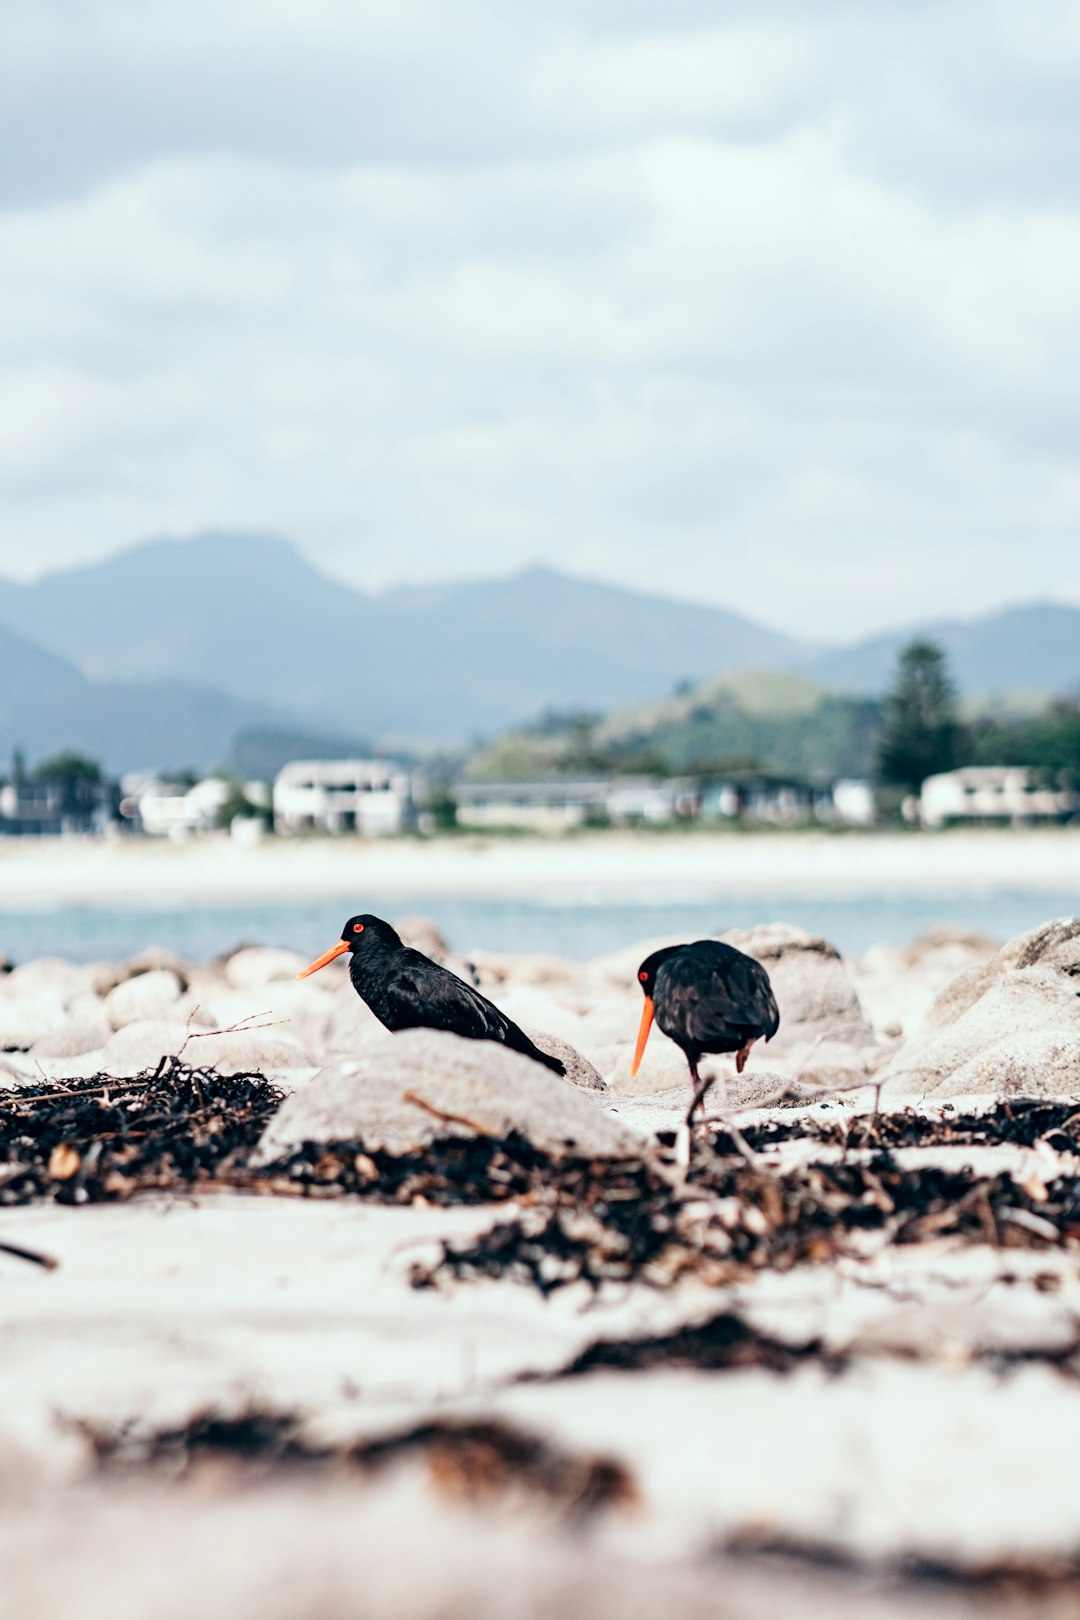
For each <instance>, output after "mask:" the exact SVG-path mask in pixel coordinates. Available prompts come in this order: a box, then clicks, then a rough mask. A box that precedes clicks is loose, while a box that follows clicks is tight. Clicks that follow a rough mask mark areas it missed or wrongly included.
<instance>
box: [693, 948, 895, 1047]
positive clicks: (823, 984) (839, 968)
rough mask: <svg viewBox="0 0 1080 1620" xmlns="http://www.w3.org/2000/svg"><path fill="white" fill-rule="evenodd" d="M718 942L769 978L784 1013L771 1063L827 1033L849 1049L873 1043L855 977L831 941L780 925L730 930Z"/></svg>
mask: <svg viewBox="0 0 1080 1620" xmlns="http://www.w3.org/2000/svg"><path fill="white" fill-rule="evenodd" d="M720 937H721V938H722V939H723V940H724V941H725V942H726V943H727V944H728V945H734V946H735V948H736V950H740V951H744V952H745V953H746V955H747V956H752V957H753V958H754V960H755V961H756V962H760V963H761V965H762V967H763V968H764V969H765V971H766V973H767V974H768V975H769V982H770V983H771V984H772V987H773V994H774V995H775V997H776V1004H777V1006H778V1007H779V1009H780V1029H779V1031H778V1033H777V1034H776V1035H775V1036H774V1038H773V1040H772V1042H771V1044H770V1053H769V1055H770V1058H771V1057H773V1056H776V1055H777V1054H779V1053H781V1052H783V1051H784V1049H785V1048H786V1047H792V1046H795V1045H802V1044H803V1043H804V1042H805V1040H806V1037H807V1035H808V1034H811V1033H812V1034H813V1035H814V1036H817V1035H819V1034H823V1033H825V1032H829V1033H830V1035H831V1036H833V1037H834V1038H837V1039H840V1040H842V1041H843V1042H844V1043H845V1044H847V1045H849V1046H855V1045H865V1044H872V1043H873V1039H874V1032H873V1030H872V1029H871V1027H870V1025H869V1024H868V1023H867V1021H866V1017H865V1015H864V1013H863V1010H862V1007H861V1006H860V1005H859V997H858V994H857V993H856V990H855V986H854V984H853V983H852V980H851V975H850V973H849V972H848V970H847V968H846V966H845V965H844V962H843V959H842V958H841V956H840V952H839V951H838V950H837V949H836V946H835V945H831V944H830V943H829V941H828V940H826V939H820V938H818V937H817V936H815V935H813V934H808V933H807V932H806V931H805V929H802V928H795V927H793V926H792V924H790V923H780V922H778V923H764V924H762V926H761V927H759V928H735V929H730V930H729V931H728V932H727V933H726V934H722V935H721V936H720Z"/></svg>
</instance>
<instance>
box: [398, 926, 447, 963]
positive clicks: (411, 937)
mask: <svg viewBox="0 0 1080 1620" xmlns="http://www.w3.org/2000/svg"><path fill="white" fill-rule="evenodd" d="M394 928H395V929H396V931H397V934H398V937H399V938H400V940H401V942H402V944H403V945H408V947H409V949H410V950H413V951H420V952H422V954H423V955H424V956H430V958H431V960H432V961H433V962H439V963H443V962H445V961H446V959H447V957H448V956H449V955H450V946H449V945H448V944H447V942H446V939H445V938H444V936H443V934H442V932H441V930H440V929H439V926H438V924H437V923H434V922H432V920H431V918H430V917H416V916H412V915H409V916H407V917H398V918H397V919H396V921H395V922H394Z"/></svg>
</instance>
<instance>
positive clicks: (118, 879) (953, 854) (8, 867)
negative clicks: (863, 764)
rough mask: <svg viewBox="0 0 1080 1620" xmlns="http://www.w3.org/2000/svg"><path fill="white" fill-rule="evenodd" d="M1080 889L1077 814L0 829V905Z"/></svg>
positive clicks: (589, 898)
mask: <svg viewBox="0 0 1080 1620" xmlns="http://www.w3.org/2000/svg"><path fill="white" fill-rule="evenodd" d="M1008 890H1026V891H1036V892H1046V893H1048V894H1049V893H1058V894H1060V893H1061V892H1063V891H1069V890H1075V891H1076V892H1077V894H1080V829H1068V828H1046V829H1033V830H1025V831H1007V830H994V831H971V830H966V829H965V830H957V831H951V832H947V833H933V834H915V833H875V834H851V835H837V834H830V833H825V832H822V833H812V832H811V833H767V834H761V835H747V834H739V833H699V832H695V833H692V834H686V835H677V834H674V835H670V834H668V835H666V834H655V833H654V834H650V833H600V834H594V835H593V834H590V835H580V836H577V837H572V838H565V839H543V838H521V839H502V838H494V839H488V838H481V837H477V838H467V839H465V838H462V839H434V840H431V841H430V842H421V841H414V840H408V839H403V840H393V841H382V842H379V841H374V842H365V841H363V840H361V839H354V838H339V839H311V840H306V839H305V840H285V839H282V840H277V839H274V840H267V841H266V842H265V843H263V844H261V845H258V846H256V847H255V848H253V849H245V848H241V847H239V846H237V845H236V844H234V843H233V842H232V841H231V840H230V839H229V838H228V837H226V836H224V835H222V836H220V837H211V838H204V839H199V840H192V841H191V842H190V843H186V844H170V843H165V842H150V841H142V840H139V841H136V840H124V841H118V842H109V841H98V840H81V839H65V840H40V841H39V840H34V841H32V842H31V841H29V840H14V839H12V840H6V841H0V911H3V910H7V911H18V910H24V909H28V908H33V907H36V906H40V905H49V906H52V905H63V904H72V905H74V904H93V903H101V902H108V903H109V904H110V905H125V904H141V903H146V902H148V901H168V902H174V901H181V902H186V903H188V904H191V903H196V904H197V903H199V902H200V901H201V902H210V901H215V902H222V901H224V902H229V901H235V900H259V899H262V900H270V899H273V900H296V899H317V898H328V897H333V896H338V895H342V896H344V895H350V896H355V895H363V894H364V893H370V894H372V895H378V896H394V897H398V898H400V899H402V900H407V899H408V898H409V897H410V896H412V895H436V896H447V897H450V896H453V897H466V896H468V897H475V898H487V899H531V898H535V897H537V896H542V897H545V898H555V899H559V900H563V901H573V900H575V899H580V900H583V901H589V902H600V901H605V900H618V899H626V898H636V899H672V900H674V899H679V898H682V897H690V896H692V897H696V898H699V899H708V898H711V897H713V896H716V897H721V896H724V895H727V896H731V897H739V896H748V895H754V896H758V895H761V896H770V895H775V896H786V897H789V898H790V897H806V898H818V897H831V898H852V899H857V898H861V897H866V896H883V897H892V896H895V897H908V896H927V895H930V896H932V895H935V894H950V895H958V894H979V893H988V892H993V891H1008Z"/></svg>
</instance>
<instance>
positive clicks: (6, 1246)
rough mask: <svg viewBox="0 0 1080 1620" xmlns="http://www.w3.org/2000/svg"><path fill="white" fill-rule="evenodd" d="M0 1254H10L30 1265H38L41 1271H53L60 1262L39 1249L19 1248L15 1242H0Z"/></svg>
mask: <svg viewBox="0 0 1080 1620" xmlns="http://www.w3.org/2000/svg"><path fill="white" fill-rule="evenodd" d="M0 1254H10V1255H11V1256H12V1258H13V1259H15V1260H27V1261H29V1263H30V1264H31V1265H32V1266H40V1267H41V1268H42V1270H43V1271H55V1270H56V1268H57V1267H58V1266H59V1264H60V1262H59V1260H57V1259H55V1258H54V1256H53V1255H51V1254H43V1253H42V1252H41V1250H40V1249H21V1248H20V1247H19V1245H18V1244H17V1243H0Z"/></svg>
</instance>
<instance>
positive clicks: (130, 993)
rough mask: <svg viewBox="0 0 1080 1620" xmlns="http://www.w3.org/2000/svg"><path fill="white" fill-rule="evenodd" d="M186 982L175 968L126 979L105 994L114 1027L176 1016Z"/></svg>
mask: <svg viewBox="0 0 1080 1620" xmlns="http://www.w3.org/2000/svg"><path fill="white" fill-rule="evenodd" d="M182 989H183V985H182V984H181V981H180V979H179V978H178V977H177V975H176V974H175V973H174V972H173V971H172V969H171V968H152V969H150V970H149V971H148V972H146V973H140V974H138V975H137V976H136V977H135V978H131V979H124V980H122V981H121V982H120V984H118V985H117V986H116V988H115V989H114V990H110V991H109V993H108V995H107V996H106V997H105V1016H106V1018H107V1019H108V1020H109V1023H110V1025H111V1026H112V1028H113V1029H123V1028H124V1027H125V1025H127V1024H134V1023H136V1022H143V1021H145V1020H146V1019H159V1018H168V1017H170V1016H175V1013H174V1009H175V1007H176V1004H177V1002H178V1001H179V1000H180V995H181V991H182Z"/></svg>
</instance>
